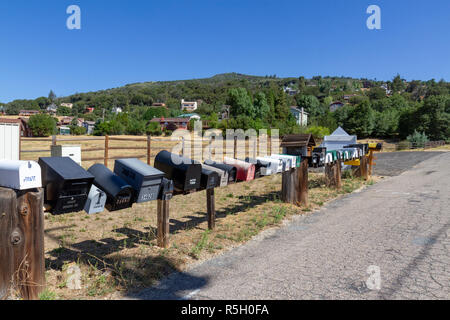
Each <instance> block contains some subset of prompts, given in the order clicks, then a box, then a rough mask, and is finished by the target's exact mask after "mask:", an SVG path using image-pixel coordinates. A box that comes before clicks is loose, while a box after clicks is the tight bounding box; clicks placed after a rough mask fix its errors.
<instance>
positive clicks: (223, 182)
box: [202, 164, 228, 187]
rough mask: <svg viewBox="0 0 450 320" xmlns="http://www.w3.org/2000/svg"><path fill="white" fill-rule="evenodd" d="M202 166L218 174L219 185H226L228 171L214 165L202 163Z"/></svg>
mask: <svg viewBox="0 0 450 320" xmlns="http://www.w3.org/2000/svg"><path fill="white" fill-rule="evenodd" d="M202 167H203V168H205V169H207V170H210V171H215V172H217V173H218V174H219V179H220V183H219V187H226V186H227V185H228V172H226V171H224V170H221V169H219V168H216V167H212V166H208V165H206V164H202Z"/></svg>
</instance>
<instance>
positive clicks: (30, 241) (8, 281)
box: [0, 188, 45, 300]
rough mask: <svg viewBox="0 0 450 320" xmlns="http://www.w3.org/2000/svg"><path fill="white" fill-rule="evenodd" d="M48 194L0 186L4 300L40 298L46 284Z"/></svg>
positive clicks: (0, 290)
mask: <svg viewBox="0 0 450 320" xmlns="http://www.w3.org/2000/svg"><path fill="white" fill-rule="evenodd" d="M43 207H44V193H43V189H39V190H38V191H35V192H23V191H17V192H16V191H14V190H12V189H6V188H0V261H1V263H0V300H1V299H6V298H8V296H10V295H11V294H18V295H19V296H20V297H21V298H23V299H25V300H37V299H38V298H39V293H40V292H42V290H43V289H44V286H45V260H44V212H43Z"/></svg>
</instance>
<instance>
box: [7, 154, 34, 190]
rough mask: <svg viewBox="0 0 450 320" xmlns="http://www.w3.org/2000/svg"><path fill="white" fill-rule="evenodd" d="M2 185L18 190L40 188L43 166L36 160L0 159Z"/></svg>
mask: <svg viewBox="0 0 450 320" xmlns="http://www.w3.org/2000/svg"><path fill="white" fill-rule="evenodd" d="M0 186H1V187H6V188H11V189H16V190H27V189H35V188H40V187H42V175H41V167H40V166H39V165H38V164H37V163H36V162H34V161H17V160H0Z"/></svg>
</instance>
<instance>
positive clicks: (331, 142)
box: [320, 127, 357, 151]
mask: <svg viewBox="0 0 450 320" xmlns="http://www.w3.org/2000/svg"><path fill="white" fill-rule="evenodd" d="M356 140H357V137H356V136H351V135H349V134H348V133H347V132H345V130H344V129H342V128H341V127H339V128H337V129H336V130H335V131H334V132H333V133H332V134H331V136H325V137H324V138H323V142H322V144H321V145H320V147H322V148H327V150H328V151H332V150H339V149H342V148H344V147H345V146H348V145H350V144H356V143H357V142H356Z"/></svg>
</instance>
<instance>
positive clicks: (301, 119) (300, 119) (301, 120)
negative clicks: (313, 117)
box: [291, 106, 308, 127]
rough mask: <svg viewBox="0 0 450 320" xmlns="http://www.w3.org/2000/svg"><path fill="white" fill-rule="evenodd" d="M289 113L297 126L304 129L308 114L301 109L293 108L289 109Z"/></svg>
mask: <svg viewBox="0 0 450 320" xmlns="http://www.w3.org/2000/svg"><path fill="white" fill-rule="evenodd" d="M291 113H292V115H293V116H294V118H295V120H296V121H297V124H298V125H299V126H302V127H306V126H307V125H308V113H307V112H306V111H305V109H304V108H303V107H302V108H298V107H296V106H293V107H291Z"/></svg>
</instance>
